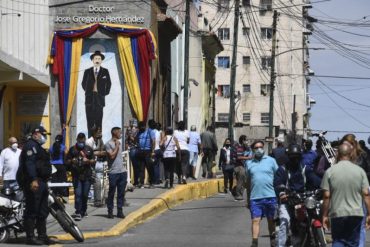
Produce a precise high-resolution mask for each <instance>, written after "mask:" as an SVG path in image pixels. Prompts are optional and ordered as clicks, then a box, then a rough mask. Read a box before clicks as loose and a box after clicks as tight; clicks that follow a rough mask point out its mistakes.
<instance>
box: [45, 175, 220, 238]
mask: <svg viewBox="0 0 370 247" xmlns="http://www.w3.org/2000/svg"><path fill="white" fill-rule="evenodd" d="M222 185H223V182H222V181H221V180H220V179H210V180H207V179H200V180H196V181H189V183H188V184H186V185H177V184H175V188H174V189H165V188H164V187H163V185H159V186H157V187H155V188H154V189H147V188H144V189H135V190H134V191H133V192H127V193H126V198H127V202H128V203H129V206H128V207H124V208H123V213H124V214H125V216H126V218H125V219H119V218H117V217H115V218H114V219H108V218H107V208H106V207H104V208H95V207H93V206H92V205H88V210H87V213H88V217H87V218H83V219H82V220H81V221H79V222H77V225H78V226H79V228H80V229H81V231H82V232H83V233H84V236H85V238H98V237H109V236H117V235H120V234H122V233H124V232H125V231H127V230H128V229H129V228H132V227H134V226H136V225H138V224H140V223H143V222H144V221H146V220H147V219H149V218H151V217H154V216H156V215H158V214H160V213H162V212H164V211H166V210H167V209H168V207H170V208H171V207H174V206H175V205H179V204H181V203H184V202H186V201H190V200H195V199H202V198H206V197H209V196H211V195H214V194H216V193H218V192H219V191H221V189H222V188H221V186H222ZM66 208H67V211H68V213H70V214H73V213H74V205H73V204H66ZM114 214H115V215H116V209H115V210H114ZM47 229H48V235H50V236H56V237H57V238H58V239H59V240H60V242H61V243H63V242H64V241H67V240H73V238H72V237H71V236H70V235H69V234H66V233H65V232H64V231H63V229H62V228H61V226H60V225H59V224H58V223H57V222H56V220H55V219H54V218H53V217H51V216H49V218H48V223H47Z"/></svg>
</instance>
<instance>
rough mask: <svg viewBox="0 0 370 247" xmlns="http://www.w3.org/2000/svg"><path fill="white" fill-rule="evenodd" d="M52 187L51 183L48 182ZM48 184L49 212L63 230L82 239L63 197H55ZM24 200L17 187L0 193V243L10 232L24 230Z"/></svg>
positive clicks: (4, 240) (82, 236)
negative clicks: (66, 208) (66, 209)
mask: <svg viewBox="0 0 370 247" xmlns="http://www.w3.org/2000/svg"><path fill="white" fill-rule="evenodd" d="M49 185H50V186H51V187H52V186H53V184H51V183H49ZM50 186H49V198H48V204H49V210H50V214H51V215H52V216H53V217H54V218H55V219H56V220H57V221H58V223H59V224H60V225H61V226H62V228H63V230H64V231H65V232H67V233H69V234H71V235H72V236H73V238H74V239H76V240H77V241H78V242H83V241H84V239H85V238H84V235H83V233H82V232H81V230H80V229H79V228H78V226H77V225H76V223H75V222H74V220H73V219H72V217H71V216H70V215H69V214H68V213H67V212H66V211H65V206H64V203H63V199H62V198H60V197H57V196H56V195H55V194H54V193H53V192H52V190H51V189H50ZM24 210H25V200H24V196H23V191H21V190H20V189H19V188H13V189H11V188H7V189H5V190H3V191H2V193H0V243H4V242H6V241H7V240H8V239H9V236H10V232H11V231H12V232H14V234H15V236H16V237H17V235H18V234H19V233H22V232H24V225H23V213H24Z"/></svg>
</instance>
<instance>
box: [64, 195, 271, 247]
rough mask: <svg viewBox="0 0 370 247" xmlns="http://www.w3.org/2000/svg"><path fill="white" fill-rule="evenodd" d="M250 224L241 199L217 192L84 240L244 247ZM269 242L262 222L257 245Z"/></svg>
mask: <svg viewBox="0 0 370 247" xmlns="http://www.w3.org/2000/svg"><path fill="white" fill-rule="evenodd" d="M250 226H251V220H250V215H249V211H248V210H247V209H246V208H245V202H236V201H234V199H233V198H232V197H231V196H230V195H224V194H219V195H217V196H214V197H212V198H209V199H206V200H199V201H193V202H190V203H186V204H183V205H182V206H179V207H177V208H175V209H173V210H170V211H167V212H165V213H164V214H162V215H160V216H159V217H156V218H154V219H152V220H150V221H148V222H146V223H144V224H143V225H140V226H138V227H136V228H133V229H131V230H129V231H128V232H127V233H126V234H124V235H123V236H121V237H118V238H110V239H95V240H87V242H86V243H88V244H89V246H110V247H113V246H125V247H129V246H132V247H141V246H142V247H149V246H150V247H157V246H158V247H182V246H186V247H188V246H192V247H198V246H199V247H205V246H212V247H225V246H233V247H234V246H235V247H237V246H243V247H245V246H249V245H250V242H251V229H250ZM269 242H270V240H269V237H268V233H267V224H266V221H263V225H262V232H261V238H260V240H259V244H260V246H269ZM71 244H72V243H71ZM65 246H66V245H65Z"/></svg>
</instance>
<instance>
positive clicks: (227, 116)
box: [218, 113, 229, 122]
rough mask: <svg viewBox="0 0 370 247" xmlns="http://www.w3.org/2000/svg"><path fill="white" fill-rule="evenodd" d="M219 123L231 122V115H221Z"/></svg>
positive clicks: (219, 115)
mask: <svg viewBox="0 0 370 247" xmlns="http://www.w3.org/2000/svg"><path fill="white" fill-rule="evenodd" d="M218 121H219V122H229V113H219V114H218Z"/></svg>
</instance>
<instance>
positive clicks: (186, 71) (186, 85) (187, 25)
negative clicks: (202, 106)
mask: <svg viewBox="0 0 370 247" xmlns="http://www.w3.org/2000/svg"><path fill="white" fill-rule="evenodd" d="M185 7H186V11H185V51H184V59H185V60H184V112H183V120H184V122H185V128H187V127H188V98H189V29H190V0H186V6H185Z"/></svg>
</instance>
